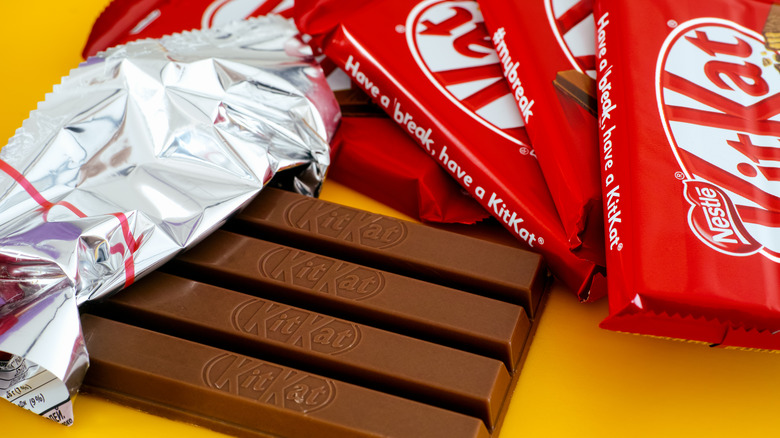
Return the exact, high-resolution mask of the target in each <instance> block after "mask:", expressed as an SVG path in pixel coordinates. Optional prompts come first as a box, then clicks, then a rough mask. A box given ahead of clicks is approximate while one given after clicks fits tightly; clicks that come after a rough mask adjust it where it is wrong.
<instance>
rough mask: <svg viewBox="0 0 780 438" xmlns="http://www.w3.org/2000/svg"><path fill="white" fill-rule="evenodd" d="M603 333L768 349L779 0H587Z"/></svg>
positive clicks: (779, 187) (777, 190) (779, 325)
mask: <svg viewBox="0 0 780 438" xmlns="http://www.w3.org/2000/svg"><path fill="white" fill-rule="evenodd" d="M595 12H596V14H595V17H596V30H597V54H598V57H597V66H598V67H597V68H598V78H599V79H598V89H599V104H600V115H599V117H600V118H599V123H600V133H599V135H600V140H601V160H602V167H601V169H602V175H603V176H602V184H603V192H604V204H605V214H604V215H605V221H606V222H605V226H606V228H605V230H606V234H607V239H608V240H607V266H608V269H609V305H610V315H609V317H608V318H607V319H606V320H605V321H604V322H603V323H602V326H603V327H605V328H608V329H612V330H619V331H627V332H635V333H644V334H650V335H658V336H666V337H673V338H683V339H690V340H695V341H702V342H707V343H710V344H717V345H722V346H739V347H749V348H770V349H779V348H780V334H776V333H778V332H780V265H778V263H780V144H778V140H780V71H779V69H780V55H778V49H779V48H780V45H778V43H780V4H773V3H772V2H771V1H759V0H711V1H708V2H701V1H696V0H673V1H672V0H667V1H655V2H629V1H622V0H601V1H600V2H598V3H597V5H596V8H595Z"/></svg>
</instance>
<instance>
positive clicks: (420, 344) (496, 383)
mask: <svg viewBox="0 0 780 438" xmlns="http://www.w3.org/2000/svg"><path fill="white" fill-rule="evenodd" d="M97 311H98V312H99V313H100V314H101V315H106V316H109V317H111V318H112V319H116V320H122V321H126V322H128V323H135V324H136V325H140V326H143V327H146V328H149V329H152V330H155V331H159V332H164V333H167V334H170V335H174V336H178V337H182V338H190V339H194V340H198V341H201V342H206V343H209V344H211V345H218V346H220V347H222V348H227V349H230V350H231V351H233V352H236V353H241V354H246V355H257V354H262V357H263V358H267V359H269V360H270V359H271V358H279V360H280V361H284V362H285V363H286V364H290V365H294V366H295V367H297V368H300V369H314V370H315V371H320V372H326V373H327V374H328V375H329V376H332V377H336V378H339V379H342V380H345V379H348V380H350V381H351V382H353V383H360V384H361V385H362V386H366V387H372V388H374V389H380V390H383V391H384V392H391V393H396V394H397V395H403V396H405V397H407V398H411V399H414V400H418V401H423V402H426V403H428V404H433V405H440V406H443V407H446V408H448V409H451V410H456V411H460V412H465V413H468V414H470V415H472V416H475V417H479V418H481V419H482V420H483V421H484V422H485V424H487V425H488V427H493V426H494V425H495V422H496V420H497V418H498V414H499V411H500V408H501V405H502V402H503V401H504V398H505V396H506V395H507V390H508V387H509V383H510V375H509V373H508V372H507V370H506V368H505V367H504V366H503V364H502V363H501V362H500V361H498V360H495V359H491V358H488V357H484V356H479V355H476V354H471V353H467V352H464V351H461V350H457V349H454V348H448V347H444V346H441V345H438V344H435V343H431V342H425V341H421V340H418V339H415V338H411V337H408V336H403V335H400V334H397V333H393V332H389V331H385V330H381V329H377V328H374V327H371V326H368V325H365V324H356V323H353V322H351V321H347V320H343V319H339V318H333V317H331V316H329V315H326V314H322V313H319V312H315V311H310V310H306V309H302V308H296V307H292V306H288V305H285V304H281V303H278V302H274V301H271V300H267V299H259V298H254V297H251V296H248V295H245V294H241V293H238V292H234V291H230V290H227V289H223V288H219V287H215V286H210V285H206V284H204V283H199V282H196V281H192V280H189V279H184V278H181V277H175V276H171V275H168V274H163V273H154V274H152V275H151V276H150V277H149V278H147V279H144V280H142V284H139V285H138V286H136V287H133V288H132V291H127V293H124V294H119V295H118V296H116V297H113V298H112V299H110V300H108V301H107V302H106V303H104V304H102V305H101V306H100V307H99V308H98V309H97ZM523 328H524V329H525V330H524V331H523V332H522V335H523V336H525V335H527V333H528V325H524V326H523ZM522 341H524V339H523V340H522ZM520 343H522V342H520ZM435 363H447V364H449V367H448V369H447V370H442V369H438V368H435V367H432V366H431V365H432V364H435Z"/></svg>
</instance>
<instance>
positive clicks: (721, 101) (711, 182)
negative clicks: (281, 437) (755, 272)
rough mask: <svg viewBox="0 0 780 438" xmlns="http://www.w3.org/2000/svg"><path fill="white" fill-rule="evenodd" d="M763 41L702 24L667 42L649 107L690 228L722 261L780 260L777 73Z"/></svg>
mask: <svg viewBox="0 0 780 438" xmlns="http://www.w3.org/2000/svg"><path fill="white" fill-rule="evenodd" d="M775 55H776V53H775V52H774V51H772V50H769V49H767V48H766V47H765V42H764V38H763V37H762V36H761V35H760V34H758V33H756V32H754V31H751V30H749V29H746V28H744V27H742V26H740V25H738V24H736V23H733V22H730V21H726V20H720V19H714V18H702V19H697V20H691V21H688V22H686V23H683V24H681V25H679V26H678V27H677V28H676V29H675V30H674V31H673V32H672V33H671V34H670V35H669V36H668V37H667V39H666V41H665V43H664V46H663V48H662V49H661V53H660V55H659V58H658V64H657V68H656V84H657V86H656V92H657V96H656V97H657V100H658V108H659V112H660V114H661V118H662V119H663V121H664V128H665V130H666V135H667V138H668V140H669V143H670V145H671V146H672V150H673V152H674V154H675V156H676V157H677V160H678V162H679V164H680V167H681V169H682V171H683V172H684V174H685V178H686V180H685V184H684V196H685V199H686V200H687V201H688V203H689V204H690V210H689V213H688V223H689V226H690V228H691V231H692V232H693V233H694V234H695V235H696V236H697V237H698V238H699V239H700V240H701V241H702V242H704V243H705V244H706V245H708V246H709V247H711V248H713V249H715V250H716V251H719V252H721V253H724V254H731V255H749V254H754V253H756V252H761V253H762V254H763V255H764V256H766V257H767V258H769V259H771V260H773V261H776V262H778V261H780V142H779V140H780V72H778V71H777V70H776V68H775V65H774V62H773V61H774V57H775Z"/></svg>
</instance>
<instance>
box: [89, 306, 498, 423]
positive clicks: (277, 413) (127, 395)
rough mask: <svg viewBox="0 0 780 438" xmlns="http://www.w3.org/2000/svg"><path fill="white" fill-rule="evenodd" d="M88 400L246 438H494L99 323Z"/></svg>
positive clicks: (274, 369) (408, 404)
mask: <svg viewBox="0 0 780 438" xmlns="http://www.w3.org/2000/svg"><path fill="white" fill-rule="evenodd" d="M81 321H82V326H83V328H84V336H85V338H86V339H87V344H88V346H89V350H90V353H91V361H92V364H91V365H92V367H91V369H90V372H89V373H88V377H87V380H86V381H85V382H84V389H85V390H86V391H88V392H92V393H95V394H96V395H102V396H105V397H108V398H111V399H115V400H118V401H121V402H123V403H124V404H127V405H130V406H134V407H138V408H141V409H144V410H146V411H149V412H152V413H157V414H162V415H165V416H168V417H173V418H176V419H179V420H183V421H188V422H193V423H195V424H198V425H202V426H205V427H209V428H211V429H214V430H217V431H220V432H224V433H229V434H232V435H236V436H246V437H311V436H317V437H334V438H335V437H366V436H388V437H390V436H394V437H412V436H425V437H442V438H444V437H448V438H449V437H488V436H489V435H488V432H487V430H486V429H485V426H484V425H483V424H482V422H481V421H479V420H478V419H476V418H473V417H469V416H466V415H462V414H458V413H455V412H451V411H448V410H444V409H440V408H436V407H433V406H429V405H426V404H423V403H418V402H414V401H410V400H407V399H404V398H401V397H396V396H392V395H388V394H384V393H382V392H378V391H372V390H369V389H365V388H363V387H360V386H357V385H352V384H349V383H345V382H340V381H336V380H334V379H330V378H327V377H323V376H319V375H316V374H310V373H308V372H302V371H298V370H295V369H292V368H289V367H286V366H282V365H277V364H275V363H273V362H269V361H266V360H264V359H256V358H253V357H249V356H245V355H240V354H235V353H233V352H229V351H226V350H222V349H219V348H214V347H210V346H207V345H203V344H198V343H195V342H190V341H186V340H183V339H179V338H175V337H171V336H167V335H163V334H160V333H156V332H153V331H149V330H144V329H140V328H137V327H134V326H131V325H126V324H123V323H118V322H114V321H111V320H107V319H102V318H99V317H96V316H92V315H84V316H83V317H82V320H81Z"/></svg>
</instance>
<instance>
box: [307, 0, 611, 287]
mask: <svg viewBox="0 0 780 438" xmlns="http://www.w3.org/2000/svg"><path fill="white" fill-rule="evenodd" d="M294 18H295V21H296V25H298V28H299V29H300V30H301V31H302V32H303V33H306V34H309V35H311V36H312V40H311V44H312V45H313V46H315V47H319V48H320V49H321V50H322V51H323V53H324V54H325V55H326V56H327V57H328V58H329V59H330V60H331V61H333V62H335V64H336V65H337V66H338V67H340V68H341V69H343V70H345V71H346V72H347V73H348V74H349V75H350V76H351V77H352V80H353V81H355V82H356V83H357V84H359V85H360V86H361V87H362V88H363V89H364V90H365V91H366V92H367V93H368V94H369V95H370V96H371V97H372V99H373V100H374V101H375V102H376V103H377V104H378V105H379V106H380V107H382V108H383V109H384V111H386V112H387V113H388V114H389V115H390V116H391V117H392V118H393V119H394V120H395V121H396V123H398V124H399V125H400V126H401V127H402V128H403V129H404V130H405V131H406V132H407V134H409V135H411V136H412V137H414V138H415V139H416V140H417V142H418V144H420V146H421V147H422V148H423V150H424V151H425V152H426V153H427V154H429V155H430V157H431V159H433V160H436V161H437V162H438V163H439V164H440V165H441V166H442V167H444V168H445V169H447V171H448V172H449V174H450V176H452V177H453V178H455V179H456V180H457V181H458V182H459V183H460V184H461V186H463V187H464V188H465V189H466V190H467V191H468V192H469V193H470V194H471V195H472V196H473V197H474V198H475V199H477V200H478V201H479V202H480V203H481V204H482V205H483V206H484V207H485V208H486V209H487V210H488V212H490V213H491V214H492V215H493V216H495V217H496V218H497V219H498V220H499V221H500V222H501V223H502V224H503V225H504V226H505V227H506V228H507V229H508V230H509V231H510V232H511V233H512V234H513V235H514V236H515V237H516V238H517V239H518V240H519V241H521V242H524V243H525V244H526V246H527V247H528V248H530V249H532V250H534V251H537V252H540V253H542V254H543V255H544V256H545V259H546V260H547V262H548V263H549V265H550V267H551V269H552V271H553V272H554V273H555V274H556V275H557V276H558V277H559V278H560V279H562V280H563V281H564V282H565V283H566V284H567V285H568V286H569V287H570V288H571V289H572V290H573V291H575V292H576V293H577V295H578V296H579V297H580V298H581V299H583V300H587V299H595V298H597V297H599V296H601V295H603V294H604V292H605V290H604V284H603V281H601V280H602V279H603V277H601V274H600V271H599V267H598V266H597V265H596V264H595V263H593V262H591V261H587V260H583V259H579V258H577V257H576V256H574V255H573V254H572V253H571V252H570V251H569V242H568V239H567V238H566V235H565V232H564V230H563V227H562V225H561V222H560V219H559V217H558V215H557V213H556V210H555V206H554V204H553V202H552V199H551V198H550V193H549V191H548V189H547V186H546V184H545V182H544V178H543V177H542V174H541V171H540V169H539V164H538V162H537V160H536V157H535V155H534V152H533V149H532V148H531V146H530V143H529V142H528V137H527V134H526V132H525V128H524V121H523V116H522V114H521V113H520V111H518V109H517V107H516V106H515V103H514V100H513V98H512V96H511V94H510V89H509V87H508V86H507V84H506V82H505V81H504V79H503V78H502V72H501V67H500V64H499V61H498V58H497V56H496V53H495V50H494V48H493V45H492V42H491V41H490V37H489V36H488V34H487V31H486V29H485V26H484V23H483V22H482V16H481V14H480V11H479V6H478V5H477V3H476V2H474V1H451V0H426V1H423V2H419V1H416V0H404V1H400V2H399V1H387V0H381V1H372V2H363V1H357V0H351V1H343V0H340V1H336V0H300V1H297V2H296V5H295V13H294Z"/></svg>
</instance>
